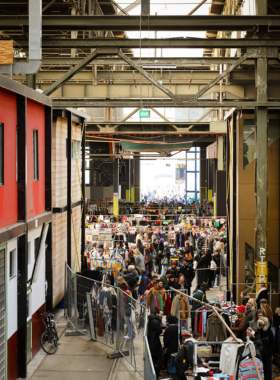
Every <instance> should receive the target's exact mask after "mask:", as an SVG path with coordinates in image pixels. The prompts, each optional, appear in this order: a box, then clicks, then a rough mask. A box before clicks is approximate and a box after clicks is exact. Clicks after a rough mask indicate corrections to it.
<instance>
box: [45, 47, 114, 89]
mask: <svg viewBox="0 0 280 380" xmlns="http://www.w3.org/2000/svg"><path fill="white" fill-rule="evenodd" d="M116 53H117V50H112V49H111V48H109V49H106V48H105V49H96V50H95V51H94V52H92V53H91V54H89V55H88V56H87V57H86V58H84V59H83V60H82V61H81V62H80V63H78V64H77V65H76V66H74V67H73V68H72V69H71V70H69V71H68V72H67V73H65V74H64V75H63V76H62V77H61V78H60V79H58V80H57V81H56V82H55V83H53V84H52V85H51V86H50V87H49V88H47V89H46V90H45V91H44V94H45V95H48V96H49V95H51V94H52V93H53V92H55V91H56V90H57V89H58V88H59V87H61V86H62V85H63V83H65V82H67V81H68V80H69V79H71V78H72V77H73V76H74V75H76V74H77V73H78V72H80V71H81V70H82V69H83V68H84V67H85V66H87V64H88V63H90V62H91V61H93V60H94V59H95V57H96V56H97V55H100V54H116Z"/></svg>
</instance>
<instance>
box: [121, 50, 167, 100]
mask: <svg viewBox="0 0 280 380" xmlns="http://www.w3.org/2000/svg"><path fill="white" fill-rule="evenodd" d="M118 55H119V57H120V58H122V59H123V60H124V61H125V62H127V63H128V64H129V65H131V66H132V67H134V68H135V69H136V70H137V71H138V72H139V73H140V74H141V75H143V76H144V77H145V78H146V79H148V81H150V82H151V83H153V84H154V85H155V86H156V87H157V88H159V89H160V90H161V91H162V92H163V93H164V94H165V95H167V96H169V97H170V98H172V97H173V96H174V94H173V92H171V91H169V90H168V89H167V88H166V87H164V86H163V85H162V84H160V83H159V81H157V80H156V79H155V78H154V77H152V76H151V75H150V74H149V73H148V72H147V71H146V70H144V69H142V67H141V66H138V65H137V64H136V63H135V62H134V61H132V60H131V59H130V58H129V57H128V56H127V55H126V54H123V52H122V51H121V50H119V52H118Z"/></svg>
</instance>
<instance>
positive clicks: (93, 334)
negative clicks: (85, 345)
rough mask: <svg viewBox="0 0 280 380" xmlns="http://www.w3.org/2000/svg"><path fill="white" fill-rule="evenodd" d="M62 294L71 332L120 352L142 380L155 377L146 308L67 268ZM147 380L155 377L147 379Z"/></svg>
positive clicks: (119, 291) (123, 294)
mask: <svg viewBox="0 0 280 380" xmlns="http://www.w3.org/2000/svg"><path fill="white" fill-rule="evenodd" d="M65 294H66V295H65V301H66V302H65V314H66V316H67V318H68V320H69V322H70V323H71V325H72V327H73V328H74V329H76V330H78V331H82V332H83V333H84V334H86V335H87V336H89V337H90V338H91V339H92V340H95V341H98V342H100V343H102V344H104V345H106V346H108V347H110V348H112V350H116V351H118V352H120V353H121V354H122V355H123V357H124V358H125V360H127V361H128V362H129V363H130V364H131V366H132V367H133V368H134V369H135V371H137V372H138V373H139V374H140V375H141V376H142V377H143V378H145V379H146V375H144V374H148V373H149V374H152V376H153V375H154V367H153V363H152V360H151V356H150V351H149V349H147V348H148V340H147V334H146V333H144V329H145V326H146V325H147V309H146V306H145V305H141V304H140V303H139V302H138V301H136V300H135V299H133V298H132V297H130V295H129V294H127V293H126V292H123V291H122V290H121V289H120V288H117V287H114V286H106V284H102V283H101V282H99V281H95V280H92V279H90V278H87V277H84V276H81V275H79V274H76V273H73V272H72V270H71V269H70V268H69V267H68V266H66V293H65ZM145 331H146V329H145ZM143 342H144V343H145V344H144V352H143ZM144 376H145V377H144ZM147 376H148V375H147ZM147 379H151V380H152V379H155V377H151V376H150V375H149V377H147Z"/></svg>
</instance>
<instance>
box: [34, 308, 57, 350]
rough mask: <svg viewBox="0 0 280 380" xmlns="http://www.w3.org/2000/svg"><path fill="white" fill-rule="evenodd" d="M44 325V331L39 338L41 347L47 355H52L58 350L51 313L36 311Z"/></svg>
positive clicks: (55, 330)
mask: <svg viewBox="0 0 280 380" xmlns="http://www.w3.org/2000/svg"><path fill="white" fill-rule="evenodd" d="M37 313H38V314H39V315H40V317H41V319H42V321H43V322H44V325H45V331H44V332H43V334H42V336H41V347H42V349H43V350H44V351H45V352H46V354H48V355H53V354H54V353H56V351H57V349H58V340H59V338H58V335H57V329H56V324H55V321H54V319H53V317H54V315H53V314H52V313H49V312H47V313H43V312H41V311H40V310H38V311H37Z"/></svg>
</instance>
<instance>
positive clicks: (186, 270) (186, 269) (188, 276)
mask: <svg viewBox="0 0 280 380" xmlns="http://www.w3.org/2000/svg"><path fill="white" fill-rule="evenodd" d="M182 263H183V265H181V266H180V274H183V275H184V276H185V280H186V282H187V283H188V287H187V289H188V290H189V295H190V290H191V286H192V280H193V279H194V276H195V272H194V269H193V265H192V263H188V260H187V258H186V257H183V260H182Z"/></svg>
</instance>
